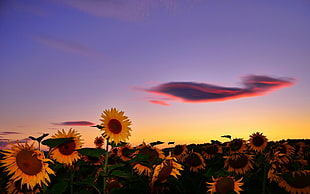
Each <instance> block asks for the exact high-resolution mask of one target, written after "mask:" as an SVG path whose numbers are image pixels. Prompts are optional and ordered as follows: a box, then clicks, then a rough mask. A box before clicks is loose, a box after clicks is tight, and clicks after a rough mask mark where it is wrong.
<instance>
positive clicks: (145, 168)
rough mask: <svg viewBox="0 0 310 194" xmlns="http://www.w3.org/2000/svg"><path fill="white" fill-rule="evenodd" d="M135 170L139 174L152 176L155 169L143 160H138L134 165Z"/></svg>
mask: <svg viewBox="0 0 310 194" xmlns="http://www.w3.org/2000/svg"><path fill="white" fill-rule="evenodd" d="M133 170H134V171H135V172H136V173H137V174H138V175H144V176H148V177H150V176H151V175H152V172H153V169H152V168H151V167H150V166H149V165H147V164H144V163H142V162H137V163H135V164H134V166H133Z"/></svg>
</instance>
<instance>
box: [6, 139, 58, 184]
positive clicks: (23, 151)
mask: <svg viewBox="0 0 310 194" xmlns="http://www.w3.org/2000/svg"><path fill="white" fill-rule="evenodd" d="M33 145H34V143H33V144H31V145H28V143H27V142H26V143H25V144H20V143H18V142H16V144H12V148H11V150H4V151H5V152H3V154H4V156H3V159H2V161H1V163H3V164H2V165H1V166H3V167H5V169H4V171H5V172H8V174H9V175H12V177H10V180H11V181H13V183H14V182H17V181H20V184H19V185H20V189H22V188H25V189H27V190H36V188H37V185H39V186H40V187H41V186H42V183H43V184H45V185H48V184H47V183H48V182H50V178H49V174H53V175H55V173H54V171H53V170H52V169H50V168H49V167H48V163H47V162H52V161H51V160H50V159H46V158H45V156H44V153H43V152H41V151H39V150H35V149H34V146H33ZM8 188H12V187H11V184H9V186H8Z"/></svg>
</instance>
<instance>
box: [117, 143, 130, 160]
mask: <svg viewBox="0 0 310 194" xmlns="http://www.w3.org/2000/svg"><path fill="white" fill-rule="evenodd" d="M132 150H133V148H132V147H131V146H130V145H129V144H126V145H124V146H122V147H120V148H119V149H118V151H117V156H118V157H120V159H121V160H123V161H128V160H130V159H131V157H132V156H133V152H132Z"/></svg>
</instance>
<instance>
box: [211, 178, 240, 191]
mask: <svg viewBox="0 0 310 194" xmlns="http://www.w3.org/2000/svg"><path fill="white" fill-rule="evenodd" d="M212 180H213V182H212V183H209V182H206V183H207V184H209V185H210V186H207V187H208V188H209V190H208V192H211V193H220V194H226V193H230V192H232V191H234V192H236V193H238V194H240V191H243V190H242V189H241V188H240V187H241V186H242V185H243V183H242V182H241V181H242V178H241V179H239V180H237V181H236V180H235V178H234V177H231V176H226V177H219V178H216V179H214V178H213V177H212Z"/></svg>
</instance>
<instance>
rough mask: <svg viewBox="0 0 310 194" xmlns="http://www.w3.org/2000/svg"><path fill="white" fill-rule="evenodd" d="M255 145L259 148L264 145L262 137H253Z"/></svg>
mask: <svg viewBox="0 0 310 194" xmlns="http://www.w3.org/2000/svg"><path fill="white" fill-rule="evenodd" d="M252 142H253V145H254V146H256V147H259V146H261V145H263V144H264V139H263V138H262V137H261V136H255V137H253V141H252Z"/></svg>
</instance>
